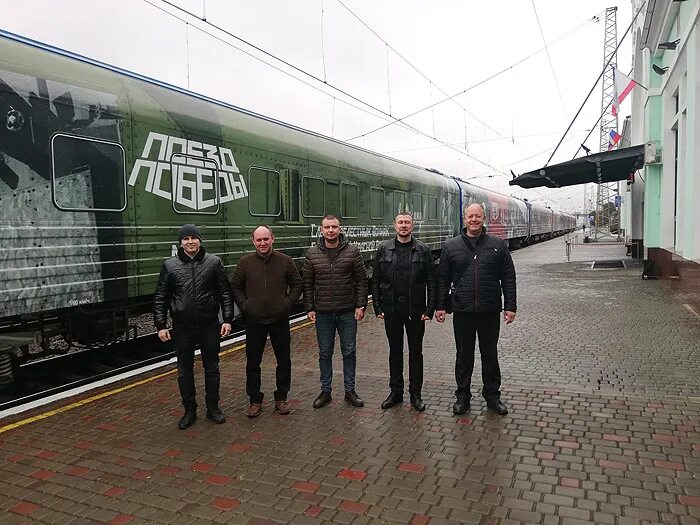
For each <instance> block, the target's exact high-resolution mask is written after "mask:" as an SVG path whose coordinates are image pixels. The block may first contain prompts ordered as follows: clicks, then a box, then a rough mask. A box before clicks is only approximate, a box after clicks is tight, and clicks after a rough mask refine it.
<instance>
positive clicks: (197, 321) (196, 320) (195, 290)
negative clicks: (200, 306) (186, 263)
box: [191, 259, 199, 326]
mask: <svg viewBox="0 0 700 525" xmlns="http://www.w3.org/2000/svg"><path fill="white" fill-rule="evenodd" d="M191 263H192V295H193V296H194V325H195V326H199V320H198V319H197V282H196V281H195V278H194V263H195V261H194V259H192V261H191Z"/></svg>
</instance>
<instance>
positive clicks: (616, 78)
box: [612, 67, 637, 117]
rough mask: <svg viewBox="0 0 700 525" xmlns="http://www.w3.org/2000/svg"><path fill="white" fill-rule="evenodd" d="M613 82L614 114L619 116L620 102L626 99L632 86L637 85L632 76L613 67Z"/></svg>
mask: <svg viewBox="0 0 700 525" xmlns="http://www.w3.org/2000/svg"><path fill="white" fill-rule="evenodd" d="M613 84H614V85H615V94H614V95H613V101H612V114H613V116H615V117H616V116H617V113H618V112H619V111H620V104H622V101H623V100H625V97H627V95H629V94H630V91H632V88H633V87H634V86H636V85H637V81H636V80H632V79H631V78H630V77H628V76H627V75H625V74H624V73H622V72H620V70H619V69H617V68H616V67H613Z"/></svg>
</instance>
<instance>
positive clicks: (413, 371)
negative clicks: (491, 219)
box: [372, 212, 437, 412]
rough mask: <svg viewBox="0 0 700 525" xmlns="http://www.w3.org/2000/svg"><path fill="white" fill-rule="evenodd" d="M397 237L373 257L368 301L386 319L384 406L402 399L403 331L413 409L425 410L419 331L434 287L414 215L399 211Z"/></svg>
mask: <svg viewBox="0 0 700 525" xmlns="http://www.w3.org/2000/svg"><path fill="white" fill-rule="evenodd" d="M394 228H395V229H396V237H395V238H394V239H391V240H388V241H384V242H383V243H382V244H380V245H379V248H377V252H376V254H375V255H374V271H373V274H372V304H373V305H374V313H375V314H376V316H377V317H379V318H380V319H383V320H384V329H385V331H386V336H387V339H388V340H389V388H390V389H391V392H390V394H389V397H387V398H386V400H385V401H384V402H383V403H382V408H383V409H387V408H391V407H393V406H394V405H397V404H399V403H402V402H403V385H404V383H403V337H404V336H403V334H404V329H405V331H406V337H407V338H408V380H409V383H408V392H409V394H410V401H411V405H412V406H413V408H415V409H416V410H418V411H419V412H422V411H423V410H425V403H423V399H422V395H421V389H422V387H423V335H424V334H425V322H426V321H429V320H430V319H432V318H433V313H434V312H435V300H436V297H437V287H436V285H435V284H436V283H435V269H434V268H433V255H432V253H431V252H430V248H429V247H428V246H427V245H426V244H425V243H422V242H420V241H419V240H418V239H416V238H414V237H413V216H412V215H411V214H410V213H408V212H402V213H399V214H398V215H397V216H396V220H395V222H394Z"/></svg>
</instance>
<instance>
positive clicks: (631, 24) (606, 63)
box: [545, 2, 646, 167]
mask: <svg viewBox="0 0 700 525" xmlns="http://www.w3.org/2000/svg"><path fill="white" fill-rule="evenodd" d="M645 6H646V2H644V3H642V5H641V6H639V9H638V10H637V13H636V14H635V15H634V17H633V18H632V21H631V22H630V25H629V26H627V29H626V30H625V34H624V35H622V39H621V40H620V41H619V42H618V43H617V47H615V50H614V51H613V53H612V54H611V55H610V58H608V60H607V61H606V62H605V65H604V66H603V69H602V71H601V72H600V75H598V78H597V79H596V81H595V82H594V83H593V86H592V87H591V90H590V91H589V92H588V95H586V98H585V100H584V101H583V103H582V104H581V106H580V107H579V108H578V111H577V112H576V115H574V118H573V119H572V120H571V123H570V124H569V126H568V127H567V128H566V131H565V132H564V134H563V135H562V137H561V139H560V140H559V143H558V144H557V145H556V147H555V148H554V151H552V155H550V157H549V159H548V160H547V162H546V163H545V167H546V166H547V165H549V163H550V161H551V160H552V159H553V158H554V155H555V154H556V153H557V150H558V149H559V146H561V143H562V142H563V141H564V137H566V134H567V133H568V132H569V130H570V129H571V126H573V125H574V122H576V119H577V118H578V116H579V115H580V114H581V110H583V107H584V106H585V105H586V102H588V99H589V98H591V95H592V94H593V90H594V89H595V87H596V86H597V85H598V82H600V79H601V78H603V75H604V74H605V70H606V69H607V68H608V65H610V62H611V61H612V60H613V58H615V57H616V56H617V50H618V49H620V46H621V45H622V42H624V41H625V38H626V37H627V35H628V34H629V32H630V29H632V26H633V25H634V23H635V21H636V20H637V17H638V16H639V14H640V13H641V12H642V9H644V7H645ZM601 118H602V115H601Z"/></svg>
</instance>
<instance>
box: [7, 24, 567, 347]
mask: <svg viewBox="0 0 700 525" xmlns="http://www.w3.org/2000/svg"><path fill="white" fill-rule="evenodd" d="M0 118H2V120H3V121H2V125H1V126H0V237H1V239H2V243H3V248H4V249H3V250H2V251H1V252H0V254H1V255H0V258H1V260H2V265H1V266H0V292H1V293H2V296H3V301H2V303H0V331H5V332H7V331H17V330H38V331H42V332H44V336H45V338H48V337H50V336H52V335H61V336H63V337H64V338H66V339H67V340H69V341H78V342H81V343H84V344H96V343H97V344H101V343H108V342H110V341H114V340H116V339H117V338H119V337H122V336H123V335H124V334H125V333H128V328H129V325H130V319H132V318H134V317H135V316H138V315H140V314H143V313H144V312H147V311H150V307H151V297H152V293H153V290H154V288H155V283H156V280H157V277H158V272H159V269H160V266H161V263H162V261H163V259H164V258H166V257H169V256H171V255H172V254H173V253H174V252H175V251H176V236H177V231H178V229H179V227H180V225H182V224H183V223H196V224H197V225H199V226H200V227H201V228H202V231H203V237H204V244H205V246H206V247H207V249H208V250H209V251H211V252H213V253H216V254H217V255H219V256H220V257H221V258H222V260H223V261H224V264H225V266H226V268H227V270H228V271H229V272H230V271H231V270H232V268H233V267H234V266H235V264H236V261H237V260H238V258H239V257H240V256H241V255H242V254H244V253H246V252H248V251H251V250H252V249H253V248H252V245H251V242H250V232H251V230H252V229H253V228H254V227H255V226H256V225H259V224H269V225H271V226H272V227H273V229H274V231H275V235H276V242H275V247H276V248H277V249H279V250H281V251H284V252H285V253H287V254H289V255H290V256H292V257H294V258H295V259H296V260H297V261H300V260H301V258H303V256H304V255H305V253H306V250H307V249H308V247H309V246H310V245H312V244H313V243H315V242H316V239H317V237H318V235H319V223H320V219H321V217H322V216H323V215H324V214H326V213H333V214H336V215H338V216H339V217H340V218H341V221H342V224H343V226H344V229H345V232H346V234H347V235H348V236H349V237H350V239H351V241H352V242H354V243H356V244H358V245H359V247H360V249H361V250H362V252H363V254H364V255H365V256H366V259H367V261H368V262H369V260H370V258H371V256H372V254H373V252H374V250H375V249H376V247H377V245H378V243H379V242H381V241H382V240H384V239H387V238H390V237H392V236H393V234H394V232H393V227H392V225H393V219H394V216H395V215H396V213H397V212H399V211H403V210H410V211H411V212H413V214H414V217H415V221H416V229H415V233H416V235H417V236H418V237H419V238H420V239H421V240H423V241H424V242H426V243H428V245H429V246H431V248H432V249H433V250H434V251H435V252H436V255H439V250H440V248H441V246H442V244H443V243H444V241H445V240H446V239H448V238H450V237H452V236H453V235H455V234H456V233H458V232H459V230H460V229H461V227H462V221H461V210H462V208H463V206H464V205H465V204H467V203H469V202H481V203H482V204H484V206H485V207H486V209H487V215H488V217H487V226H488V227H489V229H490V231H491V232H492V233H495V234H496V235H499V236H500V237H502V238H504V239H509V240H510V241H511V242H512V243H513V244H519V243H526V242H529V241H532V240H538V239H541V238H548V237H551V236H553V235H556V234H559V233H563V232H564V231H567V230H569V229H573V227H574V224H575V221H574V218H573V217H571V216H568V215H566V214H559V213H557V212H552V211H551V210H548V209H545V208H539V209H537V208H536V207H534V206H532V205H530V204H528V203H526V202H524V201H520V200H517V199H513V198H511V197H506V196H503V195H500V194H497V193H493V192H489V191H486V190H483V189H480V188H477V187H475V186H472V185H470V184H467V183H465V182H463V181H460V180H457V179H454V178H451V177H448V176H446V175H443V174H440V173H436V172H434V171H431V170H427V169H423V168H419V167H416V166H413V165H410V164H407V163H404V162H401V161H397V160H395V159H391V158H389V157H385V156H382V155H378V154H375V153H372V152H369V151H367V150H363V149H361V148H357V147H354V146H350V145H347V144H344V143H342V142H339V141H336V140H333V139H330V138H328V137H324V136H321V135H319V134H315V133H312V132H308V131H305V130H302V129H299V128H296V127H294V126H290V125H288V124H284V123H281V122H278V121H275V120H272V119H269V118H265V117H263V116H260V115H257V114H254V113H251V112H248V111H245V110H243V109H240V108H237V107H234V106H231V105H228V104H224V103H222V102H219V101H216V100H211V99H208V98H206V97H203V96H200V95H197V94H194V93H191V92H187V91H185V90H182V89H179V88H176V87H173V86H169V85H165V84H162V83H158V82H156V81H154V80H152V79H148V78H144V77H140V76H138V75H135V74H133V73H129V72H126V71H122V70H119V69H117V68H114V67H110V66H107V65H105V64H100V63H97V62H95V61H92V60H89V59H86V58H84V57H80V56H77V55H73V54H71V53H69V52H66V51H62V50H59V49H56V48H53V47H51V46H47V45H44V44H41V43H38V42H34V41H30V40H28V39H25V38H23V37H20V36H17V35H12V34H9V33H4V32H0ZM535 216H537V217H540V216H542V218H540V219H538V222H539V223H542V224H540V225H539V226H537V227H534V226H536V225H533V224H531V222H532V217H535ZM555 228H556V229H555Z"/></svg>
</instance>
